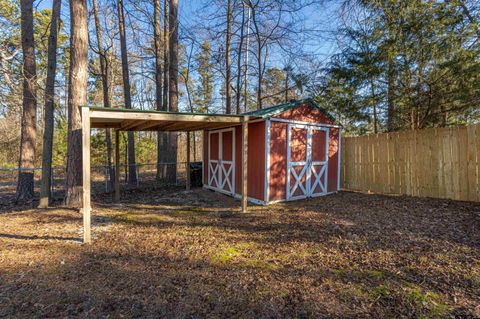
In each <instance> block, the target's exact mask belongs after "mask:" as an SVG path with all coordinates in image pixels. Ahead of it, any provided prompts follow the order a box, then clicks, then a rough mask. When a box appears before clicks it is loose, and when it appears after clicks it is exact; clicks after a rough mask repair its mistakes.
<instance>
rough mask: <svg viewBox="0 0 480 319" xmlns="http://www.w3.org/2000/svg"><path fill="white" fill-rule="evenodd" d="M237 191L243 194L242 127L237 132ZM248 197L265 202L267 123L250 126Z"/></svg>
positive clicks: (237, 128)
mask: <svg viewBox="0 0 480 319" xmlns="http://www.w3.org/2000/svg"><path fill="white" fill-rule="evenodd" d="M235 162H236V167H235V168H236V171H235V191H236V193H237V194H240V193H241V191H240V190H241V185H242V184H241V180H242V127H241V126H237V127H236V130H235ZM247 165H248V196H249V197H251V198H255V199H258V200H262V201H263V200H264V190H265V121H262V122H256V123H250V124H249V125H248V159H247Z"/></svg>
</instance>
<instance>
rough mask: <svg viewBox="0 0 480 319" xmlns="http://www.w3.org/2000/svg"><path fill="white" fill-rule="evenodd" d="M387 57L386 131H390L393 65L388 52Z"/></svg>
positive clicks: (392, 115)
mask: <svg viewBox="0 0 480 319" xmlns="http://www.w3.org/2000/svg"><path fill="white" fill-rule="evenodd" d="M387 59H388V62H387V63H388V65H387V131H388V132H392V131H394V130H395V102H394V99H395V87H394V86H395V65H394V62H393V57H391V54H390V53H388V58H387Z"/></svg>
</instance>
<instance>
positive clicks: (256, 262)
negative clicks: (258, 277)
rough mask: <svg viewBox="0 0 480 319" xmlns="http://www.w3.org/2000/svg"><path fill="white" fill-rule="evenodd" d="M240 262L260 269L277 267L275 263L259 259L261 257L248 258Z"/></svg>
mask: <svg viewBox="0 0 480 319" xmlns="http://www.w3.org/2000/svg"><path fill="white" fill-rule="evenodd" d="M242 264H243V265H245V266H247V267H251V268H257V269H261V270H275V269H277V268H278V266H277V265H275V264H273V263H271V262H268V261H265V260H261V259H256V258H248V259H246V260H245V261H244V262H243V263H242Z"/></svg>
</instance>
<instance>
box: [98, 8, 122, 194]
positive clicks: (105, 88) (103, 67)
mask: <svg viewBox="0 0 480 319" xmlns="http://www.w3.org/2000/svg"><path fill="white" fill-rule="evenodd" d="M93 15H94V18H95V33H96V35H97V46H98V58H99V60H100V73H101V76H102V92H103V106H104V107H111V106H112V95H111V90H110V86H111V79H110V65H109V60H108V59H107V55H106V51H105V49H104V48H103V41H102V28H101V26H100V15H99V12H98V1H97V0H93ZM105 143H106V146H107V168H108V173H109V174H108V175H109V177H110V180H109V189H110V190H112V189H113V183H114V180H115V177H114V174H116V172H114V170H113V166H112V136H111V134H110V129H108V128H107V129H105Z"/></svg>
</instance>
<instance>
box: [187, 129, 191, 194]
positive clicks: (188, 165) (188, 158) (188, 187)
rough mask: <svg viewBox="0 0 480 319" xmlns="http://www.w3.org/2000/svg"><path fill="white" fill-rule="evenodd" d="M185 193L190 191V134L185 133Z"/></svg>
mask: <svg viewBox="0 0 480 319" xmlns="http://www.w3.org/2000/svg"><path fill="white" fill-rule="evenodd" d="M186 171H187V191H189V190H190V182H191V181H190V132H187V167H186Z"/></svg>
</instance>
